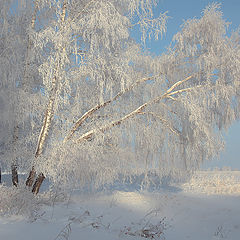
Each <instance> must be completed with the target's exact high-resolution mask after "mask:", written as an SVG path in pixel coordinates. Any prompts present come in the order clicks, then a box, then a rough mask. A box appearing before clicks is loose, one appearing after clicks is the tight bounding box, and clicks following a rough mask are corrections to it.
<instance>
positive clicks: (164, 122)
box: [139, 112, 181, 135]
mask: <svg viewBox="0 0 240 240" xmlns="http://www.w3.org/2000/svg"><path fill="white" fill-rule="evenodd" d="M139 114H147V115H151V116H153V117H154V118H157V119H158V120H160V121H161V122H162V123H163V124H164V126H166V127H167V128H168V129H169V130H170V131H171V132H172V133H174V134H177V135H180V134H181V132H180V131H179V130H178V129H177V128H175V127H174V126H172V125H171V124H170V123H169V121H168V120H166V119H164V118H162V117H161V116H159V115H158V114H156V113H154V112H140V113H139Z"/></svg>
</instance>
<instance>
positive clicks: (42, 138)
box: [35, 0, 67, 158]
mask: <svg viewBox="0 0 240 240" xmlns="http://www.w3.org/2000/svg"><path fill="white" fill-rule="evenodd" d="M66 8H67V0H64V3H63V6H62V15H61V23H62V24H63V23H64V21H65V17H66ZM63 51H64V49H63ZM59 68H60V61H59V62H58V64H57V66H56V69H55V76H54V77H53V80H52V88H51V91H50V97H49V100H48V104H47V109H46V112H45V115H44V120H43V125H42V129H41V132H40V134H39V138H38V144H37V148H36V152H35V158H37V157H38V156H39V155H41V154H42V152H43V148H44V145H45V142H46V139H47V137H48V134H49V130H50V127H51V123H52V119H53V115H54V105H55V100H56V97H57V88H58V71H59Z"/></svg>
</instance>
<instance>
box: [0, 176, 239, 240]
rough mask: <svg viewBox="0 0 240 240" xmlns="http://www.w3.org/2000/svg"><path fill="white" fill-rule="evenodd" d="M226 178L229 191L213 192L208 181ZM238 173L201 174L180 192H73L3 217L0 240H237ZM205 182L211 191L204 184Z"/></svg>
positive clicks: (0, 223)
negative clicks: (30, 213) (27, 213)
mask: <svg viewBox="0 0 240 240" xmlns="http://www.w3.org/2000/svg"><path fill="white" fill-rule="evenodd" d="M226 176H227V177H226ZM228 176H233V177H231V179H232V183H231V182H230V180H229V181H226V183H227V184H229V191H226V189H227V186H226V184H225V185H223V189H224V190H223V191H222V192H221V191H220V189H221V187H220V184H219V185H217V184H215V185H216V189H218V190H217V191H214V190H213V188H214V187H213V185H214V184H212V185H211V184H210V182H211V179H212V182H214V179H223V180H224V179H225V180H226V179H229V177H228ZM238 176H240V172H228V173H224V172H218V173H212V172H200V173H197V175H195V176H194V177H193V179H192V180H191V181H190V182H189V183H187V184H184V185H183V186H182V189H183V190H181V191H177V190H176V189H177V188H172V190H169V188H168V189H167V190H166V189H162V190H161V191H152V192H149V191H148V192H147V191H140V192H134V191H130V192H127V191H112V192H109V193H84V194H83V193H79V192H77V191H75V192H73V193H72V194H71V195H70V196H68V198H67V199H66V200H65V201H64V202H60V203H57V202H54V201H53V202H52V204H50V205H48V206H44V207H42V208H41V210H39V211H38V213H37V214H36V215H35V217H36V218H35V219H26V217H21V216H16V215H15V216H10V217H1V218H0V240H5V239H6V240H33V239H35V240H54V239H56V240H59V239H61V240H62V239H69V240H78V239H83V240H87V239H90V240H95V239H96V240H115V239H133V240H134V239H166V240H184V239H193V240H217V239H228V240H239V239H240V191H238V192H235V193H234V192H233V190H232V189H233V188H232V186H233V185H236V184H237V181H239V178H238ZM206 179H208V180H206ZM197 180H198V182H197ZM204 181H205V184H203V182H204ZM206 182H208V183H209V186H210V188H209V189H210V190H209V192H207V188H206V187H204V188H203V185H204V186H206V185H207V184H206ZM219 182H221V181H219ZM238 184H239V182H238ZM174 189H175V190H174ZM197 189H198V191H197ZM216 192H217V194H216ZM148 230H149V231H148ZM145 233H148V235H147V234H146V235H144V234H145ZM151 234H152V235H151ZM147 237H148V238H147Z"/></svg>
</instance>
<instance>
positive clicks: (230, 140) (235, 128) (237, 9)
mask: <svg viewBox="0 0 240 240" xmlns="http://www.w3.org/2000/svg"><path fill="white" fill-rule="evenodd" d="M213 2H217V3H221V9H222V12H223V17H224V19H225V20H227V22H230V23H231V25H230V26H229V32H231V31H232V30H234V29H235V30H236V29H237V28H240V0H218V1H213V0H159V4H158V6H157V8H156V9H155V13H156V15H157V13H159V12H160V11H161V12H165V11H168V16H170V17H171V18H170V19H169V20H168V23H167V32H166V34H165V35H164V36H163V37H162V39H160V40H159V41H157V42H156V41H154V40H151V41H148V42H147V47H148V48H149V49H148V50H149V51H150V52H153V53H155V54H157V55H160V54H161V53H162V52H163V51H164V49H165V48H166V47H167V46H168V45H169V44H170V42H171V39H172V37H173V35H174V34H176V33H177V32H178V31H179V30H180V25H181V24H182V23H183V21H184V20H187V19H189V18H193V17H196V18H199V17H200V16H201V13H202V10H203V9H204V8H205V7H206V6H207V5H209V4H210V3H213ZM239 81H240V79H239ZM224 136H225V141H226V145H225V151H224V152H222V153H221V155H220V159H215V160H213V161H211V162H207V163H205V164H204V165H203V168H214V167H223V166H230V167H231V168H232V169H239V170H240V121H238V122H236V123H234V124H233V125H232V127H230V129H229V131H228V133H226V134H224Z"/></svg>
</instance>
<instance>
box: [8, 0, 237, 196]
mask: <svg viewBox="0 0 240 240" xmlns="http://www.w3.org/2000/svg"><path fill="white" fill-rule="evenodd" d="M25 2H26V3H28V4H29V5H28V6H31V9H32V11H31V12H33V14H35V15H31V16H29V17H28V18H29V19H30V21H28V22H29V25H28V28H27V34H26V39H25V42H26V43H27V42H28V43H31V44H30V45H31V47H25V48H21V49H22V51H25V55H24V56H26V57H25V64H26V62H27V63H30V60H28V59H29V57H28V55H29V54H30V52H32V53H34V57H35V58H36V59H37V64H36V65H37V66H36V68H37V69H38V75H37V76H38V77H37V79H39V80H38V83H37V86H39V88H40V89H41V91H40V92H41V94H38V95H36V94H32V95H31V98H34V99H35V98H36V99H37V98H40V99H42V100H41V101H42V102H41V104H36V105H34V108H33V109H32V114H31V118H30V120H31V121H32V118H33V116H39V114H40V115H41V117H40V118H38V121H37V124H38V126H37V127H36V128H34V129H32V131H31V137H32V138H33V139H34V141H35V144H36V152H35V153H33V154H35V157H32V160H31V161H28V162H27V168H28V169H29V170H30V169H31V168H32V167H34V172H35V171H37V172H38V173H39V177H42V178H44V176H47V177H49V178H51V179H52V180H53V181H61V182H65V183H69V184H72V183H76V184H81V185H84V184H86V183H93V184H96V185H101V184H104V183H107V182H111V181H113V180H114V179H116V178H117V177H118V176H119V175H124V176H129V175H132V174H135V173H137V174H142V173H147V172H148V171H151V170H155V171H156V172H157V173H158V174H159V176H160V177H161V176H163V175H165V174H180V173H184V172H185V171H188V170H192V169H196V168H198V167H199V166H200V165H201V163H202V162H203V161H206V160H209V159H211V158H213V157H214V156H216V155H218V154H219V151H220V150H222V148H223V139H222V137H221V132H222V130H224V129H226V128H227V127H228V126H230V125H231V123H232V122H233V121H235V120H236V119H238V118H239V109H240V107H239V103H240V102H239V101H240V98H239V89H240V84H239V83H240V81H239V73H240V38H239V33H238V32H237V31H236V32H233V33H228V32H227V27H228V23H227V22H226V21H225V20H224V19H223V16H222V12H221V11H220V6H219V5H218V4H213V5H210V6H208V7H207V8H206V9H205V10H204V11H203V13H202V16H201V17H200V18H198V19H197V18H195V19H193V20H188V21H186V22H185V23H184V24H183V25H182V28H181V31H180V32H178V33H177V34H176V35H175V36H174V38H173V40H172V43H171V46H170V47H169V48H168V50H167V51H166V52H164V53H159V55H158V56H153V55H151V54H149V53H147V52H146V51H144V47H143V46H144V44H145V40H146V38H147V37H150V38H151V37H154V38H158V37H159V36H161V35H163V34H164V32H165V30H166V21H167V15H166V14H165V13H162V14H160V16H159V17H158V18H153V12H152V9H153V7H154V6H155V5H156V2H155V1H154V0H95V1H91V0H59V1H54V0H38V1H30V0H29V1H25ZM36 4H37V8H36ZM34 6H35V8H34ZM157 6H158V7H161V5H157ZM34 9H35V10H34ZM33 16H34V17H33ZM31 19H32V20H31ZM33 20H34V21H35V22H36V24H34V26H33V24H32V22H33ZM134 28H138V29H139V30H140V31H141V33H142V39H141V40H142V45H141V44H137V42H136V40H135V39H134V38H133V37H132V36H131V31H132V29H134ZM12 33H14V34H15V31H12ZM27 46H28V45H27ZM5 48H6V47H5ZM13 49H14V48H13ZM13 52H14V51H13ZM17 61H20V60H17ZM19 64H20V63H19V62H18V65H19ZM28 65H29V64H28ZM30 65H31V64H30ZM21 66H22V65H21ZM25 66H26V65H25ZM23 69H26V68H23ZM9 71H10V70H9ZM14 71H15V70H14ZM10 72H11V71H10ZM11 74H12V73H11ZM28 74H31V71H28V72H27V73H26V72H25V73H24V74H22V75H21V76H22V77H21V78H20V79H22V80H20V82H22V81H23V79H27V82H28V84H29V85H30V86H31V87H30V89H31V91H32V89H33V87H32V85H31V84H33V81H34V79H35V78H26V77H23V76H24V75H27V76H28ZM5 82H7V81H6V77H5ZM14 86H16V85H14ZM26 99H27V98H26ZM26 99H21V100H22V101H23V102H25V101H26ZM37 101H39V100H37ZM42 103H44V104H42ZM24 107H25V106H24ZM24 107H23V108H24ZM43 108H44V109H45V110H43ZM31 121H30V122H31ZM41 121H42V123H41ZM10 125H12V123H11V124H10ZM31 150H32V151H33V152H34V149H31ZM38 179H39V178H38ZM34 192H36V193H37V192H38V189H35V190H34Z"/></svg>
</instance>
